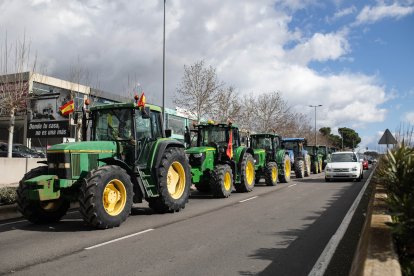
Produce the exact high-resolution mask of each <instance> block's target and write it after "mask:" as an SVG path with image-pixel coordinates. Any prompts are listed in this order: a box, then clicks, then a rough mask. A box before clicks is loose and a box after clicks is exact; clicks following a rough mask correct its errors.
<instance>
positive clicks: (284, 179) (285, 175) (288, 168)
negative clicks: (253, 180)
mask: <svg viewBox="0 0 414 276" xmlns="http://www.w3.org/2000/svg"><path fill="white" fill-rule="evenodd" d="M291 173H292V164H291V163H290V157H289V156H288V155H285V159H284V160H283V164H282V173H279V180H280V182H281V183H289V182H290V175H291Z"/></svg>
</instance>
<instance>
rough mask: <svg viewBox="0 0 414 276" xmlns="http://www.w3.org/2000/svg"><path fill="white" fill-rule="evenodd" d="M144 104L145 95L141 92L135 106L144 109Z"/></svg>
mask: <svg viewBox="0 0 414 276" xmlns="http://www.w3.org/2000/svg"><path fill="white" fill-rule="evenodd" d="M145 103H146V99H145V94H144V92H142V94H141V97H139V100H138V104H137V106H138V107H145Z"/></svg>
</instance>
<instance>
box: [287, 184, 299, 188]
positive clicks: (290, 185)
mask: <svg viewBox="0 0 414 276" xmlns="http://www.w3.org/2000/svg"><path fill="white" fill-rule="evenodd" d="M296 185H298V184H291V185H289V186H288V188H290V187H293V186H296Z"/></svg>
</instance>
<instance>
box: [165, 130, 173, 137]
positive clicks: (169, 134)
mask: <svg viewBox="0 0 414 276" xmlns="http://www.w3.org/2000/svg"><path fill="white" fill-rule="evenodd" d="M171 135H172V130H171V129H166V130H165V137H167V138H170V137H171Z"/></svg>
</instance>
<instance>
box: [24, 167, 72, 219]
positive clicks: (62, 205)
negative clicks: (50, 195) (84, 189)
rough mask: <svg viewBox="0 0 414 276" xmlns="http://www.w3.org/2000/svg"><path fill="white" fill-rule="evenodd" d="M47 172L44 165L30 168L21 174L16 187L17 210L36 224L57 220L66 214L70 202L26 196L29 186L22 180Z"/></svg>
mask: <svg viewBox="0 0 414 276" xmlns="http://www.w3.org/2000/svg"><path fill="white" fill-rule="evenodd" d="M47 174H48V171H47V167H46V166H41V167H37V168H35V169H32V170H31V171H29V172H28V173H26V174H25V175H24V176H23V178H22V180H20V182H19V187H18V188H17V208H18V210H19V211H20V213H22V215H23V216H24V217H25V218H26V219H27V220H28V221H30V222H33V223H36V224H42V223H50V222H56V221H59V220H60V219H61V218H62V217H63V216H64V215H65V214H66V212H67V211H68V209H69V206H70V202H69V201H68V200H66V199H64V198H59V199H55V200H48V201H40V200H29V199H28V198H27V192H28V190H29V187H28V186H27V185H26V184H25V183H24V181H26V180H28V179H30V178H33V177H36V176H40V175H47Z"/></svg>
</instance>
